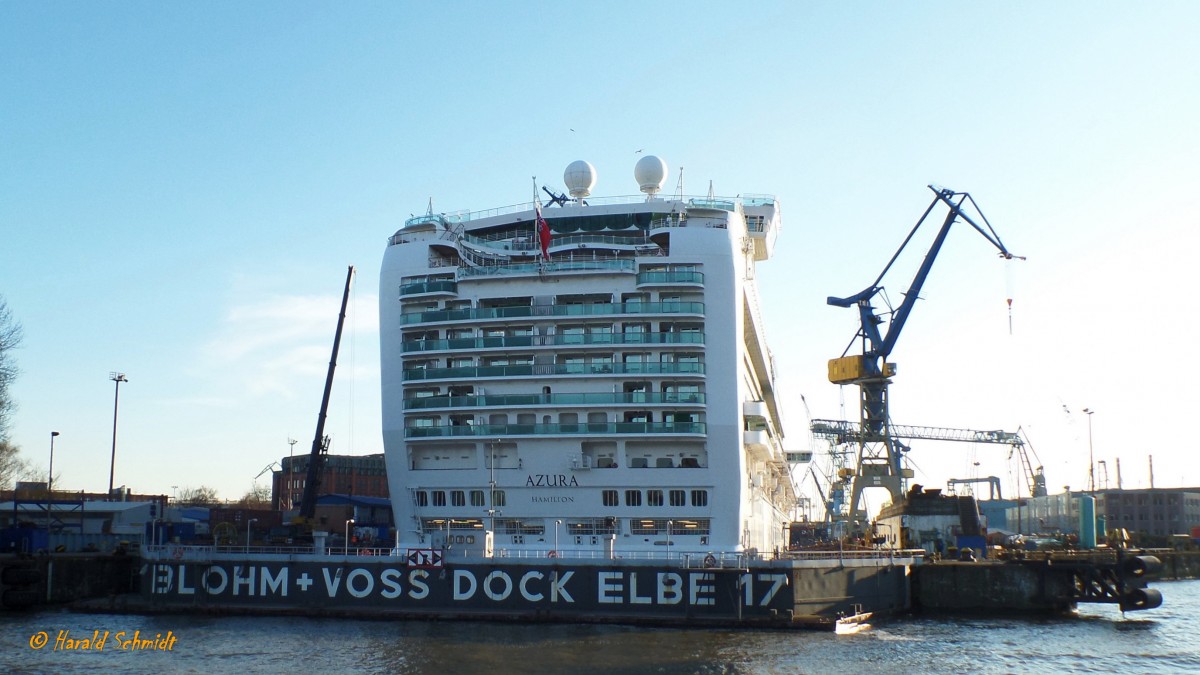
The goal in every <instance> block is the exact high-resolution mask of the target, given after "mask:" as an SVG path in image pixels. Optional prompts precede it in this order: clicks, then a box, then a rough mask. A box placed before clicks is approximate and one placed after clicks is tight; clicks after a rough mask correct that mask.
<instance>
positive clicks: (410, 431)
mask: <svg viewBox="0 0 1200 675" xmlns="http://www.w3.org/2000/svg"><path fill="white" fill-rule="evenodd" d="M705 427H706V425H705V424H704V423H703V422H690V423H689V422H667V423H661V422H607V423H592V422H581V423H574V424H471V425H466V424H463V425H456V426H455V425H443V426H437V427H406V428H405V429H404V437H405V438H446V437H452V436H545V435H563V434H703V433H705Z"/></svg>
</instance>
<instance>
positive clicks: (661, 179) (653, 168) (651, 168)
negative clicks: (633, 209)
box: [633, 155, 667, 195]
mask: <svg viewBox="0 0 1200 675" xmlns="http://www.w3.org/2000/svg"><path fill="white" fill-rule="evenodd" d="M633 179H634V180H636V181H637V182H638V188H640V189H641V191H642V192H645V193H646V194H648V195H654V194H656V193H657V192H658V191H659V190H661V189H662V186H663V184H664V183H666V182H667V163H666V162H665V161H663V158H662V157H658V156H657V155H646V156H645V157H643V158H641V159H639V160H638V163H637V165H636V166H634V167H633Z"/></svg>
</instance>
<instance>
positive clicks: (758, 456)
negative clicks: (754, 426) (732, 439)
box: [742, 429, 771, 462]
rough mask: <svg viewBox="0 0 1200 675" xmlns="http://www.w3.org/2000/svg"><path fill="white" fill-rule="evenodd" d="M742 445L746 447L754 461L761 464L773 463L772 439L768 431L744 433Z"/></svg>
mask: <svg viewBox="0 0 1200 675" xmlns="http://www.w3.org/2000/svg"><path fill="white" fill-rule="evenodd" d="M742 445H744V446H745V447H746V451H747V452H748V453H749V454H750V457H751V458H752V459H755V460H758V461H760V462H769V461H771V438H770V437H769V436H768V435H767V430H766V429H762V430H758V431H743V432H742Z"/></svg>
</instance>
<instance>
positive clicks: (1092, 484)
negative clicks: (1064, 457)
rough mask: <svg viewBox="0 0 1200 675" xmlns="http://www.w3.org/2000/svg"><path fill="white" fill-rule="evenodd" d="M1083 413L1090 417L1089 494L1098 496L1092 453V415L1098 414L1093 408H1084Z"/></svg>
mask: <svg viewBox="0 0 1200 675" xmlns="http://www.w3.org/2000/svg"><path fill="white" fill-rule="evenodd" d="M1083 412H1085V413H1087V416H1088V492H1090V493H1091V494H1093V495H1094V494H1096V463H1095V460H1094V459H1093V458H1094V456H1095V455H1094V454H1093V453H1092V413H1094V412H1096V411H1095V410H1092V409H1091V408H1084V409H1083Z"/></svg>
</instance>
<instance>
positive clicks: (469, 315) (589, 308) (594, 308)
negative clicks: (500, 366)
mask: <svg viewBox="0 0 1200 675" xmlns="http://www.w3.org/2000/svg"><path fill="white" fill-rule="evenodd" d="M620 314H636V315H646V314H696V315H700V316H703V315H704V303H703V302H674V301H672V302H626V303H596V304H590V305H539V306H537V307H534V306H532V305H521V306H517V307H471V308H464V309H441V310H433V311H429V312H412V313H410V314H401V315H400V323H401V325H410V324H417V323H434V322H441V321H479V320H487V319H509V318H523V317H534V316H613V315H620Z"/></svg>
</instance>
